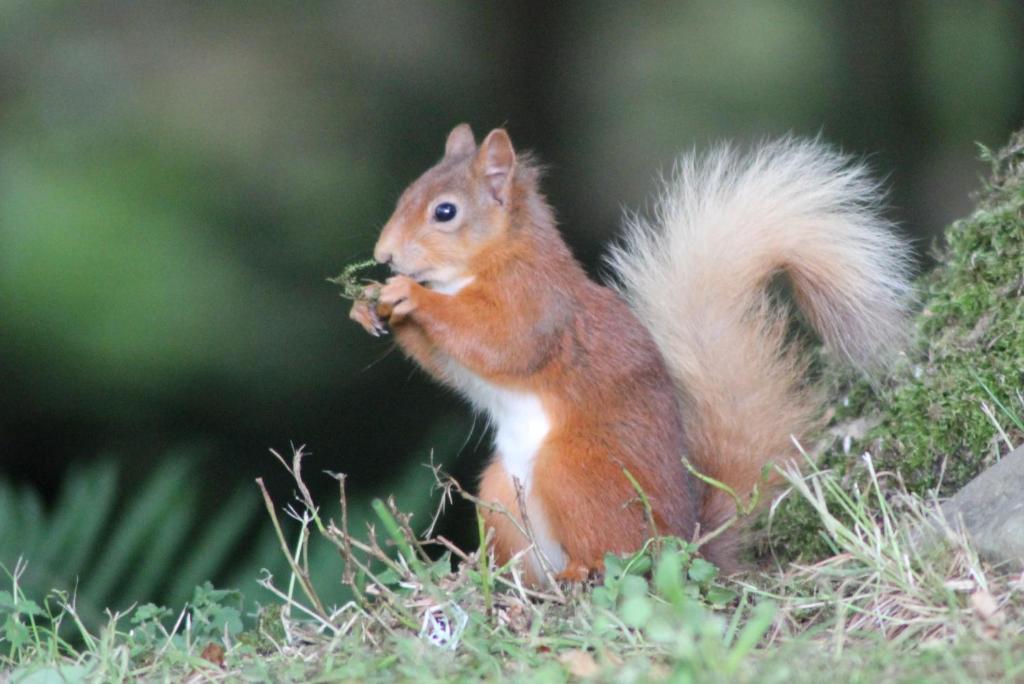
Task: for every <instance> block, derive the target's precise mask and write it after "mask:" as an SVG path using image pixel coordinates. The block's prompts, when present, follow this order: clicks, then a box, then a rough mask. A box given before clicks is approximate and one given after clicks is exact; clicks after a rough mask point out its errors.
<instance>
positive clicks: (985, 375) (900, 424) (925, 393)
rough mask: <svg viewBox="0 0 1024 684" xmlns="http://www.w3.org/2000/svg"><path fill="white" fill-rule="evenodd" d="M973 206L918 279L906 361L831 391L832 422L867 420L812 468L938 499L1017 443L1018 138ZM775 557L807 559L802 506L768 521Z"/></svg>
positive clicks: (1022, 253)
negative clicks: (865, 476) (867, 473)
mask: <svg viewBox="0 0 1024 684" xmlns="http://www.w3.org/2000/svg"><path fill="white" fill-rule="evenodd" d="M983 154H984V155H985V156H986V157H987V158H988V159H990V160H991V161H992V165H993V170H992V174H991V177H990V179H989V180H988V182H987V183H986V185H985V188H984V190H983V191H982V192H981V194H980V196H979V197H978V202H977V208H976V210H975V211H974V213H972V214H971V215H970V216H968V217H967V218H965V219H963V220H960V221H957V222H955V223H954V224H953V225H951V226H950V227H949V228H948V229H947V230H946V232H945V236H944V237H945V241H944V242H945V247H944V249H943V251H942V254H941V255H940V257H939V265H938V266H937V267H936V268H935V269H934V270H933V271H931V272H930V273H928V274H927V275H925V276H924V277H923V278H922V279H921V281H920V288H919V291H920V293H921V299H922V308H921V312H920V314H919V315H918V317H917V319H916V329H917V333H918V334H917V342H916V344H915V347H914V349H913V350H912V351H911V352H910V353H909V355H908V363H907V364H906V365H905V367H904V368H903V369H902V370H901V371H899V372H897V373H896V374H895V375H894V376H893V377H891V378H888V379H886V381H885V382H884V384H882V385H880V386H879V385H874V386H872V385H869V384H868V383H867V382H865V381H859V382H854V383H852V384H848V383H847V384H844V383H835V391H834V392H833V394H832V396H833V397H834V403H835V418H834V419H833V420H834V422H840V421H846V420H849V419H851V418H854V417H857V416H865V417H874V418H876V419H877V420H878V421H879V423H878V426H877V427H876V428H874V429H873V430H872V431H870V432H869V433H868V434H867V435H866V436H865V437H864V438H862V439H861V440H859V441H856V442H854V444H853V445H852V448H851V449H850V450H849V452H848V453H843V452H842V451H841V450H840V449H838V448H834V447H833V448H831V449H828V450H826V452H825V453H824V455H823V456H822V461H821V462H822V465H823V466H825V467H830V468H838V469H841V470H843V472H844V473H846V475H847V477H848V478H854V477H857V476H858V465H859V459H857V458H856V456H857V455H859V454H861V453H863V452H864V451H868V452H870V453H871V454H872V455H873V457H874V459H875V463H876V465H877V467H878V468H879V469H880V470H882V469H885V470H891V471H899V472H900V474H901V475H902V478H903V481H904V483H905V484H906V487H907V489H908V490H910V491H911V492H915V493H918V494H925V493H928V492H930V491H938V492H939V494H940V495H948V494H950V493H952V492H954V491H956V490H957V489H959V488H960V487H961V486H962V485H963V484H965V483H966V482H967V481H968V480H970V479H971V478H972V477H974V476H975V475H977V474H978V473H979V472H980V471H981V470H983V469H984V468H985V467H987V466H988V465H989V464H990V463H991V462H992V461H993V460H995V459H996V458H998V457H999V455H1000V454H1001V453H1004V452H1005V451H1006V450H1007V449H1008V446H1007V444H1006V443H1005V440H1004V439H1003V438H1002V437H1001V435H1000V432H999V430H998V429H997V428H996V426H995V424H994V422H993V418H991V417H989V416H988V415H986V413H985V411H984V410H983V408H982V407H983V404H984V405H986V406H987V407H988V408H989V409H990V411H991V413H992V415H993V416H994V418H995V422H997V423H998V424H999V426H1000V428H1001V429H1002V430H1003V431H1005V433H1006V436H1007V437H1008V439H1009V441H1011V442H1013V443H1020V442H1021V441H1024V420H1022V416H1024V396H1022V393H1024V131H1021V132H1019V133H1017V134H1016V135H1015V136H1014V137H1013V138H1012V139H1011V141H1010V143H1009V144H1008V145H1007V146H1006V147H1005V148H1004V149H1003V150H1001V151H1000V152H998V153H996V154H993V153H991V152H988V151H987V150H983ZM771 529H772V535H771V536H772V546H773V548H774V549H775V550H776V551H779V550H780V549H782V550H783V552H782V553H781V555H782V556H784V557H788V558H793V557H797V556H802V557H805V558H806V557H815V556H820V555H822V554H824V553H825V552H826V551H827V547H826V546H825V545H824V544H823V542H821V541H820V539H821V538H820V535H819V534H818V527H817V522H816V518H815V516H814V515H813V512H812V511H811V510H810V508H809V507H808V506H807V505H806V504H803V503H802V502H800V501H797V500H795V498H793V497H791V498H790V500H787V501H785V502H784V503H783V504H782V505H781V506H780V507H779V510H778V511H777V514H776V516H775V518H774V519H773V521H772V524H771Z"/></svg>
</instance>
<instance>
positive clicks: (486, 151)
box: [476, 128, 516, 204]
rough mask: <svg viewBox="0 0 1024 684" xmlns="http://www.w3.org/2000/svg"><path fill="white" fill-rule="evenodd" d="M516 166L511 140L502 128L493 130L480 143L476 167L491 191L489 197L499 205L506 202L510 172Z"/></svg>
mask: <svg viewBox="0 0 1024 684" xmlns="http://www.w3.org/2000/svg"><path fill="white" fill-rule="evenodd" d="M515 166H516V151H515V149H514V148H513V147H512V139H511V138H509V137H508V133H506V132H505V129H503V128H495V129H494V130H493V131H491V132H490V133H488V134H487V137H486V138H484V141H483V142H482V143H480V151H479V152H478V153H477V156H476V167H477V170H478V172H479V173H481V175H483V177H484V179H485V180H486V181H487V184H488V186H489V187H490V189H491V196H492V197H494V199H496V200H498V202H499V203H500V204H505V203H506V202H507V201H508V196H509V191H510V188H511V185H512V171H513V170H514V169H515Z"/></svg>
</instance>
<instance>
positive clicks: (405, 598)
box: [0, 133, 1024, 684]
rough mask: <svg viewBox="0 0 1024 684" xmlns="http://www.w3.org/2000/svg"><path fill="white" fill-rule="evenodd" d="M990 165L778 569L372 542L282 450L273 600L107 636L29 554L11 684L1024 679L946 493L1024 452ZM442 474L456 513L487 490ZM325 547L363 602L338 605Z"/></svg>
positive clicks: (777, 509)
mask: <svg viewBox="0 0 1024 684" xmlns="http://www.w3.org/2000/svg"><path fill="white" fill-rule="evenodd" d="M990 156H991V158H992V159H993V164H994V171H993V175H992V178H991V180H990V181H989V185H988V188H987V189H986V191H985V193H984V195H983V196H982V198H981V200H980V203H979V207H978V210H977V211H976V212H975V214H973V215H972V216H971V217H969V218H968V219H966V220H965V221H963V222H960V223H958V224H955V225H954V226H953V227H952V228H951V229H950V231H949V232H948V233H947V247H946V256H945V264H944V265H943V266H941V267H940V268H939V269H937V270H936V271H935V272H934V273H933V274H931V275H929V276H927V277H926V278H925V279H924V280H923V281H922V288H923V292H924V297H923V299H924V305H925V306H924V309H923V312H922V314H921V316H920V318H919V319H918V321H917V323H918V328H919V330H920V332H921V335H920V338H919V339H920V346H919V347H918V348H917V349H915V350H912V351H911V353H910V354H909V355H908V357H907V363H906V365H905V368H904V369H903V372H902V374H898V375H897V377H896V379H895V380H893V381H891V382H888V383H886V384H884V385H868V384H867V383H865V382H862V381H859V380H856V379H855V380H852V381H850V380H848V381H846V382H845V383H837V391H836V393H835V396H837V397H839V399H838V400H837V402H836V407H837V410H836V415H835V420H834V425H833V427H834V429H835V432H836V433H837V436H838V437H840V438H841V439H838V440H835V443H834V444H831V445H825V446H821V447H816V448H815V452H820V453H821V456H820V458H810V457H807V459H806V460H807V463H806V464H805V465H804V467H803V468H802V469H797V468H795V467H790V468H787V469H786V470H784V471H783V472H782V473H781V474H782V477H784V478H785V480H786V481H787V482H788V484H789V488H788V490H787V493H786V495H785V496H784V497H783V498H782V500H781V502H779V503H777V504H775V505H773V506H772V511H771V513H772V514H771V515H769V517H768V518H767V525H768V526H767V528H766V530H765V532H764V535H763V538H764V539H765V540H766V541H765V545H764V546H765V548H766V549H767V550H768V552H769V553H768V554H766V557H767V558H768V559H769V562H768V563H766V565H765V566H764V567H763V568H762V569H760V570H759V571H757V572H751V573H748V574H746V575H744V576H740V577H734V578H729V579H722V578H720V577H718V573H717V570H716V569H715V568H714V566H712V565H710V564H709V563H707V562H705V561H704V560H702V559H701V558H700V557H699V555H698V553H697V552H698V548H697V547H696V545H695V544H693V543H690V542H685V541H682V540H678V539H672V538H658V539H653V540H651V541H650V542H649V543H648V544H647V545H646V546H645V547H644V548H643V549H641V550H640V551H639V552H637V553H635V554H633V555H631V556H628V557H624V558H619V557H614V556H609V557H608V558H607V559H606V572H605V574H604V577H603V578H602V579H601V580H600V581H598V582H595V583H592V584H588V585H585V586H579V585H576V586H559V585H557V584H553V583H552V584H551V585H550V587H549V588H547V589H545V590H543V591H538V590H534V589H530V588H527V587H525V586H524V585H523V583H522V576H521V572H520V570H519V562H520V560H521V559H513V561H511V562H510V563H509V564H507V565H506V566H502V567H498V566H496V565H495V563H494V560H493V558H492V557H490V556H489V555H488V554H487V553H485V552H484V550H485V549H486V539H484V535H483V531H484V530H483V525H482V522H481V523H480V531H481V539H482V541H481V544H480V547H479V548H477V549H474V550H463V549H459V548H457V547H456V546H455V545H453V544H452V543H451V542H449V541H448V540H446V539H445V538H443V537H441V536H438V535H435V534H433V533H432V532H431V529H432V525H427V526H426V527H427V531H426V532H425V533H424V534H422V535H421V534H417V533H416V531H415V530H416V529H417V526H419V527H422V526H421V525H419V521H416V523H417V524H416V525H414V521H413V519H412V517H411V516H410V515H408V514H406V513H404V512H403V511H402V510H400V508H399V506H398V505H396V504H395V502H394V501H393V500H389V501H383V500H377V501H374V502H372V504H371V505H370V506H369V507H368V508H369V511H370V513H371V519H372V521H373V522H372V524H371V525H369V527H368V528H367V529H365V530H364V529H363V525H357V524H356V523H355V522H354V521H355V520H365V519H366V511H364V510H362V509H363V508H365V507H359V508H360V510H357V511H351V510H349V509H350V502H349V501H348V500H347V499H346V496H345V486H344V485H345V482H344V477H342V476H334V477H335V478H336V479H337V481H338V485H339V489H338V491H339V497H338V498H339V504H340V509H339V511H340V512H339V513H338V515H337V516H335V517H327V516H326V515H325V514H324V513H322V511H325V510H327V504H326V503H322V502H318V501H315V500H314V499H313V498H312V496H311V494H310V490H309V489H308V487H306V484H305V480H304V476H303V474H302V452H301V450H298V451H296V452H295V453H294V454H292V458H291V459H288V460H286V459H283V458H280V457H279V459H280V461H281V463H282V465H283V466H284V467H285V468H287V469H288V471H289V472H290V473H291V476H292V478H293V479H294V481H295V491H296V495H295V499H294V500H293V501H290V502H287V503H286V504H285V505H284V506H283V507H282V506H281V505H280V503H279V502H275V501H274V500H273V499H272V498H271V496H270V494H269V493H268V492H267V491H266V490H265V489H262V483H260V486H261V491H262V495H263V501H264V504H265V507H266V511H267V515H268V516H269V519H270V521H271V523H272V529H273V531H274V534H275V536H276V543H277V546H278V547H279V548H280V551H281V554H282V556H283V557H284V558H286V559H287V564H286V567H287V568H288V571H287V572H286V573H285V574H283V575H281V576H279V577H275V576H273V575H271V574H270V573H269V572H268V573H265V574H264V575H263V577H262V578H261V584H262V586H263V587H264V588H265V590H266V592H267V593H266V594H265V595H264V596H265V598H266V599H268V600H267V603H266V605H261V606H253V604H246V603H245V602H244V601H243V598H242V596H241V594H240V593H239V592H237V591H232V590H223V589H216V588H214V587H213V586H210V585H209V584H204V585H202V586H200V587H198V588H196V589H195V591H194V592H193V594H192V597H191V600H190V601H188V603H187V604H186V605H185V606H184V607H183V608H182V609H180V610H170V609H167V608H164V607H159V606H155V605H151V604H148V605H143V606H135V607H132V608H130V609H127V610H124V611H119V612H112V611H108V612H107V615H106V619H105V620H104V621H102V622H101V623H100V626H98V627H92V626H91V625H92V624H94V623H93V622H92V621H90V620H84V619H82V614H81V610H80V607H79V606H78V604H77V597H76V596H75V594H73V593H67V592H60V591H53V592H50V593H49V594H47V595H44V596H40V595H39V594H38V591H37V590H36V589H33V588H28V589H26V584H25V582H23V578H24V576H25V569H26V566H25V564H24V563H23V562H20V561H19V562H17V563H15V564H14V566H13V567H11V568H7V569H6V570H5V576H6V580H7V586H8V587H9V589H8V588H4V589H3V590H0V682H4V681H12V682H51V681H53V682H57V681H61V682H75V681H102V682H122V681H136V680H145V681H254V682H255V681H274V682H316V681H354V682H355V681H358V682H374V681H381V682H389V683H390V682H394V681H414V682H415V681H423V682H435V681H481V680H482V681H497V680H501V681H505V680H508V681H528V682H547V681H550V682H566V681H578V680H587V681H607V682H648V681H672V682H705V681H706V682H786V683H787V684H790V683H799V682H813V683H814V684H819V683H820V682H821V681H830V682H832V681H837V682H879V681H884V682H922V681H928V682H978V681H1005V682H1014V681H1024V655H1022V654H1024V574H1021V572H1020V569H1019V568H1017V569H1010V568H992V567H990V566H989V565H987V564H985V563H983V562H981V561H980V560H979V559H978V557H977V554H976V553H975V552H974V550H973V549H972V548H971V545H970V543H969V541H968V540H967V539H966V538H965V537H964V535H963V534H961V533H960V532H959V531H958V530H956V529H953V528H951V527H950V526H949V525H947V524H946V523H945V522H944V520H943V518H942V517H941V515H940V514H939V512H938V505H937V501H936V496H937V494H938V493H941V492H947V491H949V490H951V489H953V488H955V487H957V486H959V485H960V484H962V483H963V482H964V481H966V479H967V478H969V477H970V476H972V475H973V474H974V473H976V472H978V471H979V470H981V469H982V468H983V467H984V466H985V465H986V464H988V463H989V462H991V461H992V460H993V459H996V458H999V457H1000V456H1001V455H1002V454H1004V453H1006V452H1007V451H1008V450H1009V449H1011V448H1012V447H1013V446H1014V445H1015V444H1019V443H1020V442H1021V441H1022V440H1024V420H1022V418H1021V417H1022V416H1024V395H1022V394H1021V392H1020V388H1021V387H1022V386H1024V375H1022V373H1024V371H1022V370H1021V369H1024V298H1022V297H1021V294H1022V289H1024V281H1021V279H1020V278H1021V273H1024V133H1021V134H1018V135H1017V136H1016V137H1015V138H1014V139H1013V140H1012V141H1011V143H1010V145H1009V146H1007V148H1006V149H1004V150H1002V151H1001V152H1000V153H998V154H991V155H990ZM354 277H355V276H354V271H352V272H349V273H348V275H347V276H346V277H345V278H347V280H346V279H345V278H343V280H345V282H349V284H352V283H354V282H355V280H354ZM353 287H354V285H353ZM840 389H841V391H840ZM866 453H870V454H873V456H869V455H866ZM897 473H899V474H897ZM435 479H436V480H437V482H438V484H440V485H441V495H442V496H441V501H442V503H444V502H448V501H450V500H451V498H452V497H454V496H465V497H468V498H470V499H471V500H472V497H471V495H469V494H468V493H466V492H464V491H463V490H461V488H460V487H459V486H458V485H457V483H454V482H452V481H450V480H444V479H443V478H441V477H440V476H439V475H438V474H436V472H435ZM638 495H639V496H640V497H641V499H642V498H643V492H642V491H638ZM25 500H26V501H28V499H25ZM29 503H31V502H29ZM331 503H332V504H333V502H331ZM476 503H477V504H478V505H479V503H480V502H476ZM33 510H34V509H33V507H31V506H29V507H27V508H26V511H27V512H26V513H24V516H23V517H25V519H27V520H28V519H31V518H33V515H34V514H33V513H32V511H33ZM289 518H290V519H293V520H294V521H298V531H297V532H291V531H292V530H295V526H294V524H286V523H287V519H289ZM40 529H42V528H40ZM54 529H64V528H63V527H62V526H61V525H58V524H56V523H54ZM526 532H527V533H528V532H529V530H528V529H527V530H526ZM40 538H41V537H40ZM314 538H320V539H321V540H323V541H325V542H326V543H327V544H328V545H330V546H331V547H333V549H334V550H335V551H336V552H337V555H338V561H337V572H336V576H337V577H338V578H339V580H340V582H342V583H343V584H344V585H345V587H346V588H347V590H348V594H349V595H351V596H352V597H353V598H352V600H350V601H348V602H347V603H344V604H342V605H333V604H332V603H331V602H330V601H329V600H326V599H325V598H324V596H327V595H329V594H328V592H327V591H325V589H331V587H324V586H322V585H320V586H318V584H317V583H318V582H321V581H322V580H319V579H317V577H320V576H319V575H317V574H316V573H314V572H312V571H311V567H312V561H311V558H312V556H313V554H312V553H311V552H310V544H311V540H313V539H314ZM794 559H795V560H794ZM247 606H253V607H252V608H247Z"/></svg>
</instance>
